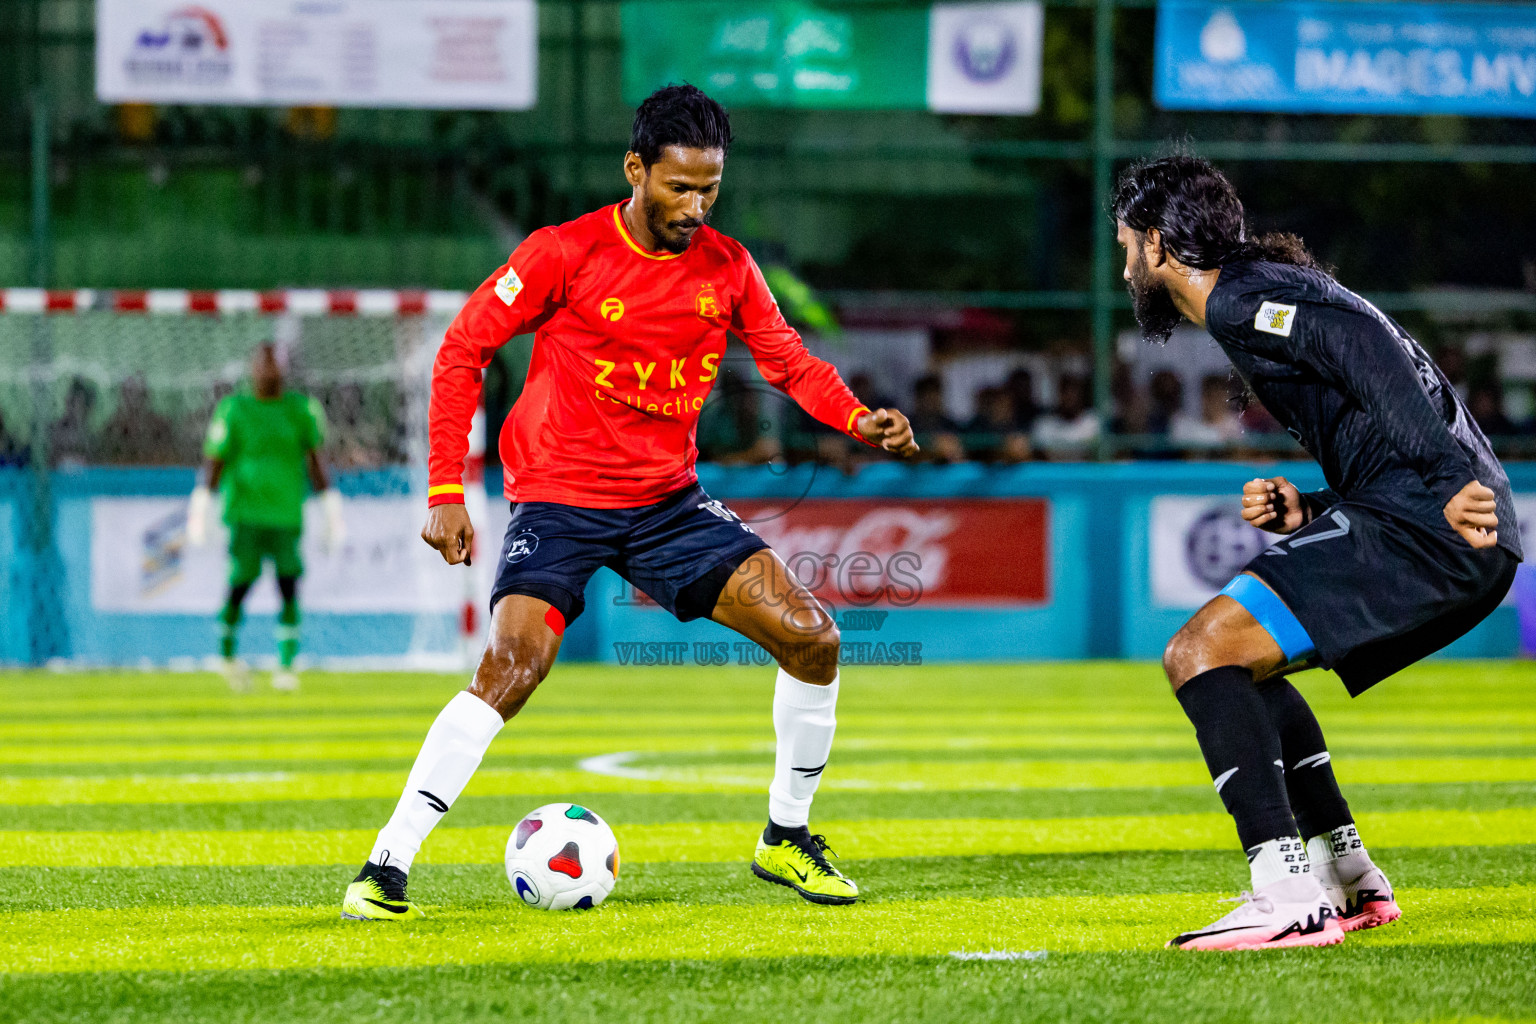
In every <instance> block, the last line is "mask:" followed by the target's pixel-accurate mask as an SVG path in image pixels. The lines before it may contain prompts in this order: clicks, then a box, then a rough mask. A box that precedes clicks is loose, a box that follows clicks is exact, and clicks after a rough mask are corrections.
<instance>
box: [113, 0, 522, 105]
mask: <svg viewBox="0 0 1536 1024" xmlns="http://www.w3.org/2000/svg"><path fill="white" fill-rule="evenodd" d="M538 34H539V21H538V7H537V4H536V3H535V0H325V2H323V3H312V2H308V0H200V2H199V3H197V4H187V3H185V2H177V0H97V3H96V96H97V98H98V99H100V100H102V101H103V102H106V103H133V102H143V103H228V104H244V105H255V106H262V105H272V106H292V105H317V106H338V107H433V108H462V109H475V110H526V109H528V108H530V107H532V106H533V105H534V103H535V102H536V100H537V98H538V42H539V40H538Z"/></svg>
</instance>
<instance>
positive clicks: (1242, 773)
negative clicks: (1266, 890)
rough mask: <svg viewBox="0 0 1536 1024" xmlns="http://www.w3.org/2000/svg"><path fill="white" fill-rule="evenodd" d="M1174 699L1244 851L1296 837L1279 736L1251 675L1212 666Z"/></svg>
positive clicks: (1232, 667)
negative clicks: (1192, 728)
mask: <svg viewBox="0 0 1536 1024" xmlns="http://www.w3.org/2000/svg"><path fill="white" fill-rule="evenodd" d="M1178 698H1179V703H1180V704H1181V705H1182V706H1183V708H1184V713H1185V714H1186V715H1188V716H1189V720H1190V721H1191V722H1193V723H1194V725H1195V739H1197V740H1198V741H1199V742H1200V752H1201V753H1202V754H1204V755H1205V766H1206V767H1207V768H1209V769H1210V772H1211V779H1212V780H1213V781H1214V782H1215V784H1216V792H1217V793H1218V794H1219V795H1220V796H1221V802H1222V803H1224V804H1226V807H1227V812H1228V813H1229V814H1231V815H1232V818H1233V820H1234V821H1236V823H1237V837H1238V839H1239V840H1241V841H1242V844H1243V848H1244V849H1245V850H1251V849H1253V848H1254V847H1257V846H1259V845H1260V844H1262V843H1265V842H1268V841H1269V840H1272V839H1284V838H1290V837H1296V836H1297V832H1296V821H1295V819H1294V818H1292V817H1291V805H1290V802H1289V801H1288V800H1287V799H1286V794H1285V775H1284V773H1283V772H1282V771H1281V770H1280V756H1281V755H1280V736H1279V734H1278V733H1276V731H1275V727H1274V724H1273V723H1272V722H1270V720H1269V712H1268V711H1266V710H1265V708H1264V698H1262V697H1260V696H1259V691H1258V688H1257V687H1255V686H1254V684H1253V673H1252V672H1249V671H1248V670H1247V669H1245V668H1238V667H1237V666H1235V665H1229V666H1226V667H1223V668H1213V669H1211V670H1210V671H1209V672H1202V673H1200V674H1199V675H1198V676H1195V677H1194V678H1193V679H1191V680H1190V681H1189V682H1187V683H1185V684H1184V685H1183V686H1181V687H1179V690H1178ZM1298 838H1299V837H1298Z"/></svg>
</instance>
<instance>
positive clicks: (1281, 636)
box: [1113, 156, 1521, 949]
mask: <svg viewBox="0 0 1536 1024" xmlns="http://www.w3.org/2000/svg"><path fill="white" fill-rule="evenodd" d="M1113 206H1114V213H1115V218H1116V221H1117V234H1118V238H1119V240H1120V242H1121V244H1122V245H1124V246H1125V247H1126V269H1125V279H1126V281H1127V282H1128V284H1129V286H1130V290H1131V295H1132V300H1133V305H1134V307H1135V310H1136V315H1137V319H1138V320H1139V321H1140V323H1141V325H1142V329H1143V333H1144V334H1145V335H1146V337H1147V339H1148V340H1149V341H1153V342H1157V343H1162V342H1166V341H1167V340H1168V338H1169V336H1170V335H1171V333H1172V331H1173V329H1174V327H1176V326H1177V325H1178V324H1179V323H1180V322H1181V321H1183V320H1189V321H1191V322H1193V323H1195V324H1197V325H1200V326H1203V327H1205V328H1206V329H1207V330H1208V331H1209V332H1210V334H1211V336H1212V337H1213V338H1214V339H1215V340H1216V342H1217V343H1218V344H1219V345H1220V346H1221V348H1222V350H1223V351H1224V352H1225V353H1226V355H1227V356H1228V358H1230V359H1231V360H1232V364H1233V367H1234V368H1235V370H1236V372H1237V373H1238V375H1239V376H1240V377H1241V378H1242V380H1243V382H1244V383H1245V385H1246V386H1247V390H1248V391H1249V392H1250V393H1251V394H1252V395H1253V396H1256V397H1257V398H1258V399H1259V400H1260V401H1262V402H1263V404H1264V406H1265V408H1266V409H1268V410H1269V412H1270V413H1271V414H1273V415H1274V416H1275V418H1276V419H1277V420H1278V421H1279V422H1280V424H1281V425H1282V426H1284V427H1285V428H1286V429H1287V431H1288V432H1289V433H1290V434H1291V436H1292V437H1294V438H1295V439H1296V440H1297V441H1298V442H1299V443H1300V444H1301V445H1302V447H1304V448H1305V449H1306V451H1307V452H1308V454H1310V455H1311V456H1312V457H1313V458H1315V459H1316V460H1317V462H1318V464H1319V465H1320V466H1321V467H1322V469H1323V473H1324V477H1325V478H1326V480H1327V482H1328V488H1327V489H1326V490H1323V491H1319V492H1316V493H1313V494H1307V495H1303V494H1300V493H1299V492H1297V490H1296V489H1295V488H1294V487H1293V486H1291V485H1290V484H1289V483H1288V482H1287V481H1285V480H1283V479H1281V478H1275V479H1273V480H1254V481H1253V482H1251V483H1250V484H1248V485H1247V486H1245V488H1244V494H1243V498H1242V501H1243V516H1244V518H1245V519H1246V520H1247V521H1248V522H1250V523H1251V524H1253V525H1254V526H1257V527H1259V528H1261V529H1265V530H1269V531H1272V532H1275V533H1281V534H1285V535H1287V537H1286V539H1285V540H1283V541H1280V542H1279V543H1277V544H1275V545H1274V546H1272V547H1271V548H1269V549H1268V550H1267V551H1265V552H1264V553H1263V554H1261V555H1259V556H1258V557H1257V558H1256V559H1254V561H1253V562H1252V563H1251V564H1250V565H1249V566H1248V567H1247V568H1246V570H1245V572H1244V574H1243V575H1241V576H1239V577H1238V578H1237V579H1236V580H1234V581H1233V582H1232V583H1231V584H1229V585H1228V586H1227V588H1225V589H1224V590H1223V591H1222V593H1221V594H1220V595H1218V596H1217V597H1216V598H1214V599H1213V600H1212V601H1211V602H1209V603H1208V604H1207V605H1206V606H1205V607H1203V608H1201V609H1200V611H1199V612H1197V613H1196V615H1195V616H1194V618H1192V619H1191V620H1190V622H1189V623H1187V624H1186V625H1185V626H1184V627H1183V628H1181V629H1180V630H1179V632H1178V633H1177V634H1176V635H1175V636H1174V638H1173V639H1172V641H1170V643H1169V645H1168V649H1167V651H1166V652H1165V655H1164V669H1165V671H1166V673H1167V675H1168V679H1169V682H1170V683H1171V685H1172V686H1173V688H1174V691H1175V693H1176V694H1177V696H1178V699H1179V703H1180V704H1181V706H1182V707H1183V708H1184V711H1185V712H1186V714H1188V716H1189V718H1190V720H1191V722H1193V724H1194V726H1195V734H1196V738H1197V739H1198V740H1199V743H1200V748H1201V752H1202V753H1203V754H1204V756H1205V760H1206V765H1207V767H1208V768H1209V769H1210V772H1211V778H1212V781H1213V782H1214V784H1215V786H1216V790H1217V792H1218V793H1219V794H1220V797H1221V799H1222V802H1223V803H1224V804H1225V805H1226V807H1227V810H1228V811H1229V812H1230V813H1231V814H1232V816H1233V818H1234V820H1235V823H1236V825H1237V832H1238V837H1239V839H1240V840H1241V842H1242V844H1243V846H1244V848H1245V849H1246V850H1247V851H1248V857H1249V863H1250V868H1251V871H1252V875H1253V888H1254V892H1255V893H1257V894H1258V896H1257V898H1255V899H1253V900H1251V901H1249V902H1248V903H1246V904H1245V905H1243V906H1242V907H1240V908H1239V909H1238V910H1236V911H1233V912H1232V913H1231V914H1229V915H1227V916H1226V917H1224V918H1222V919H1221V920H1219V921H1217V922H1216V923H1215V924H1213V925H1211V926H1209V927H1208V928H1205V929H1201V930H1197V931H1194V932H1188V933H1185V934H1183V935H1180V936H1178V937H1176V938H1175V939H1174V940H1173V942H1172V943H1170V944H1171V945H1177V946H1180V947H1182V948H1189V949H1234V948H1257V947H1263V946H1278V945H1326V944H1331V943H1333V942H1338V941H1341V940H1342V939H1343V934H1344V932H1345V931H1347V930H1352V929H1354V928H1359V927H1374V926H1375V925H1379V924H1385V923H1387V922H1389V921H1391V920H1394V919H1395V918H1396V917H1397V916H1398V914H1399V913H1400V911H1399V910H1398V907H1397V904H1396V902H1395V900H1394V899H1393V896H1392V893H1391V888H1390V885H1389V884H1388V883H1387V881H1386V877H1385V875H1383V874H1382V873H1381V871H1380V869H1378V868H1377V867H1375V865H1374V864H1373V863H1372V862H1371V860H1370V858H1369V856H1368V855H1367V854H1366V853H1365V848H1364V845H1363V843H1362V842H1361V841H1360V838H1359V834H1358V832H1357V831H1356V829H1355V827H1354V822H1353V816H1352V814H1351V813H1350V810H1349V806H1348V804H1347V803H1346V802H1345V800H1344V797H1343V795H1342V793H1341V792H1340V790H1339V787H1338V783H1337V781H1336V780H1335V778H1334V775H1333V769H1332V766H1331V761H1332V758H1331V756H1330V754H1329V752H1328V750H1327V747H1326V744H1325V743H1324V740H1323V734H1322V729H1321V728H1320V727H1319V725H1318V723H1317V719H1316V717H1315V716H1314V715H1313V714H1312V711H1311V709H1310V708H1309V707H1308V706H1307V704H1306V701H1305V700H1303V699H1302V697H1301V694H1300V693H1299V692H1298V691H1297V690H1296V688H1295V687H1293V686H1292V685H1291V684H1290V683H1289V682H1288V681H1286V680H1285V679H1284V678H1283V677H1284V675H1285V674H1286V673H1287V672H1291V671H1294V670H1296V669H1298V668H1303V667H1308V666H1312V665H1317V666H1321V667H1324V668H1330V669H1333V670H1335V671H1337V672H1338V673H1339V675H1340V676H1341V677H1342V678H1343V680H1344V682H1345V685H1346V686H1347V687H1348V688H1349V691H1350V692H1351V693H1352V694H1359V693H1361V692H1363V691H1364V690H1365V689H1367V688H1369V687H1370V686H1372V685H1374V684H1375V683H1376V682H1378V681H1380V680H1382V679H1384V678H1386V677H1387V676H1389V675H1391V674H1392V673H1394V672H1396V671H1398V670H1399V669H1402V668H1404V667H1405V666H1407V665H1409V664H1411V663H1413V662H1414V661H1417V660H1419V659H1420V658H1423V657H1425V656H1426V655H1428V654H1430V653H1433V652H1434V651H1436V650H1438V649H1440V648H1441V647H1443V646H1444V645H1446V644H1448V643H1450V642H1451V641H1452V640H1454V639H1456V638H1457V637H1459V636H1461V635H1462V634H1464V633H1465V632H1467V630H1469V629H1471V628H1472V627H1473V626H1475V625H1476V624H1477V623H1478V622H1480V621H1482V619H1484V618H1485V617H1486V616H1487V615H1488V613H1489V612H1491V611H1492V610H1493V608H1494V607H1495V606H1497V604H1498V603H1499V601H1500V600H1502V599H1503V597H1504V595H1505V594H1506V593H1507V592H1508V590H1509V587H1510V584H1511V583H1512V581H1513V579H1514V572H1515V566H1516V565H1517V564H1518V563H1519V561H1520V559H1521V550H1520V541H1519V527H1518V524H1517V523H1516V522H1515V516H1514V507H1513V501H1512V496H1511V494H1510V488H1509V481H1508V478H1507V477H1506V476H1505V473H1504V470H1503V468H1502V467H1501V466H1500V465H1499V462H1498V460H1497V459H1496V458H1495V457H1494V455H1493V452H1492V449H1491V447H1490V446H1489V444H1488V440H1487V438H1485V437H1484V436H1483V434H1482V432H1481V431H1480V430H1478V428H1477V425H1476V424H1475V423H1474V422H1473V421H1472V418H1471V416H1470V414H1469V413H1468V411H1467V409H1466V407H1465V406H1464V405H1463V404H1462V402H1461V399H1460V398H1459V397H1458V396H1457V394H1456V392H1455V390H1454V388H1452V387H1451V385H1450V382H1449V381H1447V380H1446V379H1445V376H1444V375H1443V374H1442V373H1441V372H1440V371H1439V369H1438V368H1437V367H1436V366H1435V365H1434V363H1433V361H1432V360H1431V359H1430V358H1429V356H1428V355H1427V354H1426V353H1425V352H1424V350H1423V349H1422V348H1421V347H1420V346H1419V345H1418V343H1417V342H1415V341H1414V339H1413V338H1412V337H1410V336H1409V335H1408V333H1407V332H1406V331H1404V330H1403V329H1402V328H1401V327H1400V326H1399V325H1398V324H1396V323H1395V322H1393V321H1392V320H1391V319H1390V318H1388V317H1387V316H1385V315H1384V314H1382V313H1381V312H1380V311H1379V310H1377V309H1376V308H1375V307H1374V306H1372V305H1371V304H1370V303H1368V302H1366V301H1365V300H1364V299H1362V298H1360V297H1359V296H1358V295H1356V294H1354V293H1353V292H1350V291H1349V290H1347V289H1345V288H1344V287H1342V286H1341V285H1340V284H1339V283H1338V282H1337V281H1335V280H1334V279H1333V277H1332V276H1331V274H1330V273H1328V272H1327V271H1325V270H1324V269H1323V268H1321V267H1320V266H1319V265H1318V264H1317V263H1316V261H1315V260H1314V259H1313V258H1312V256H1311V255H1310V254H1309V253H1308V252H1307V251H1306V249H1305V247H1304V246H1303V245H1302V243H1301V241H1300V240H1299V239H1297V238H1295V237H1294V236H1289V235H1273V236H1265V237H1262V238H1258V239H1250V238H1249V237H1248V236H1247V233H1246V229H1245V226H1244V222H1243V217H1244V214H1243V207H1242V203H1241V202H1240V201H1239V199H1238V197H1237V194H1236V192H1235V191H1234V190H1233V188H1232V186H1231V184H1230V183H1229V182H1228V181H1227V180H1226V178H1225V177H1223V176H1222V174H1221V173H1220V172H1219V171H1217V170H1216V169H1215V168H1214V167H1212V166H1211V165H1210V164H1209V163H1207V162H1205V161H1203V160H1199V159H1196V158H1193V157H1187V156H1175V157H1165V158H1162V159H1159V160H1153V161H1150V162H1146V163H1142V164H1138V165H1136V166H1134V167H1132V168H1130V169H1129V170H1127V171H1126V172H1125V174H1124V175H1123V176H1122V177H1121V179H1120V182H1119V184H1118V186H1117V188H1116V193H1115V196H1114V197H1113ZM1303 839H1306V840H1308V842H1307V843H1306V845H1305V847H1303V846H1302V842H1301V841H1302V840H1303ZM1314 869H1315V870H1314Z"/></svg>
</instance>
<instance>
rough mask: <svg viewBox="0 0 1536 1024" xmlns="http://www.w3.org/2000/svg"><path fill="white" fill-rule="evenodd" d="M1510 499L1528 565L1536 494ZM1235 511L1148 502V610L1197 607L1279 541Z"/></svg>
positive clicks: (1230, 499)
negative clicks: (1244, 519)
mask: <svg viewBox="0 0 1536 1024" xmlns="http://www.w3.org/2000/svg"><path fill="white" fill-rule="evenodd" d="M1514 499H1515V516H1516V518H1518V519H1519V520H1520V539H1521V544H1522V546H1523V547H1524V548H1525V551H1526V557H1527V558H1528V559H1529V558H1531V557H1532V556H1533V555H1536V494H1516V495H1515V496H1514ZM1240 507H1241V506H1240V505H1239V504H1238V496H1237V495H1235V494H1226V495H1220V496H1217V495H1209V496H1205V495H1162V496H1160V497H1156V498H1153V499H1152V504H1151V511H1150V516H1149V519H1150V522H1149V523H1148V532H1147V542H1148V548H1149V552H1148V554H1149V557H1150V559H1151V567H1150V568H1151V583H1152V605H1153V607H1156V608H1198V607H1200V606H1201V605H1203V604H1204V603H1205V602H1207V601H1209V600H1210V599H1211V598H1212V597H1214V596H1216V593H1217V591H1219V590H1220V589H1221V588H1222V587H1224V586H1226V585H1227V582H1228V581H1229V580H1231V579H1232V577H1233V576H1236V575H1237V574H1238V573H1239V572H1241V571H1242V569H1243V566H1245V565H1247V564H1248V562H1249V561H1251V560H1252V559H1253V558H1255V557H1256V556H1257V555H1258V553H1259V552H1260V551H1263V550H1264V549H1265V548H1266V547H1268V546H1269V545H1271V544H1273V543H1274V542H1275V541H1277V540H1279V539H1280V537H1278V536H1277V535H1275V534H1272V533H1265V532H1264V531H1263V530H1257V529H1255V528H1253V527H1252V526H1249V525H1248V524H1247V523H1245V522H1244V521H1243V517H1242V515H1241V513H1240V512H1239V509H1240ZM1512 600H1513V598H1512V597H1511V598H1510V599H1509V601H1512ZM1506 603H1508V601H1507V602H1506Z"/></svg>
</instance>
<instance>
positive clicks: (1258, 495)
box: [1243, 476, 1312, 534]
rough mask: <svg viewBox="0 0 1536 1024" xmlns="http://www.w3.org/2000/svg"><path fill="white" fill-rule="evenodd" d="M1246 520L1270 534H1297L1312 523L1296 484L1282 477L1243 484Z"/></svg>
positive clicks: (1259, 479) (1255, 480)
mask: <svg viewBox="0 0 1536 1024" xmlns="http://www.w3.org/2000/svg"><path fill="white" fill-rule="evenodd" d="M1243 520H1244V521H1245V522H1247V523H1248V525H1250V526H1257V527H1258V528H1259V529H1261V530H1265V531H1268V532H1269V533H1281V534H1286V533H1295V532H1296V531H1297V530H1299V529H1301V528H1302V527H1303V526H1306V525H1307V523H1309V522H1311V521H1312V512H1311V509H1310V508H1309V507H1308V505H1307V502H1306V501H1305V500H1304V499H1303V498H1302V496H1301V492H1300V491H1298V490H1297V489H1296V485H1295V484H1293V483H1291V482H1290V481H1289V480H1287V479H1286V478H1285V477H1283V476H1277V477H1272V478H1270V479H1268V480H1265V479H1262V478H1255V479H1253V480H1250V481H1248V482H1247V483H1246V484H1243Z"/></svg>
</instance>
